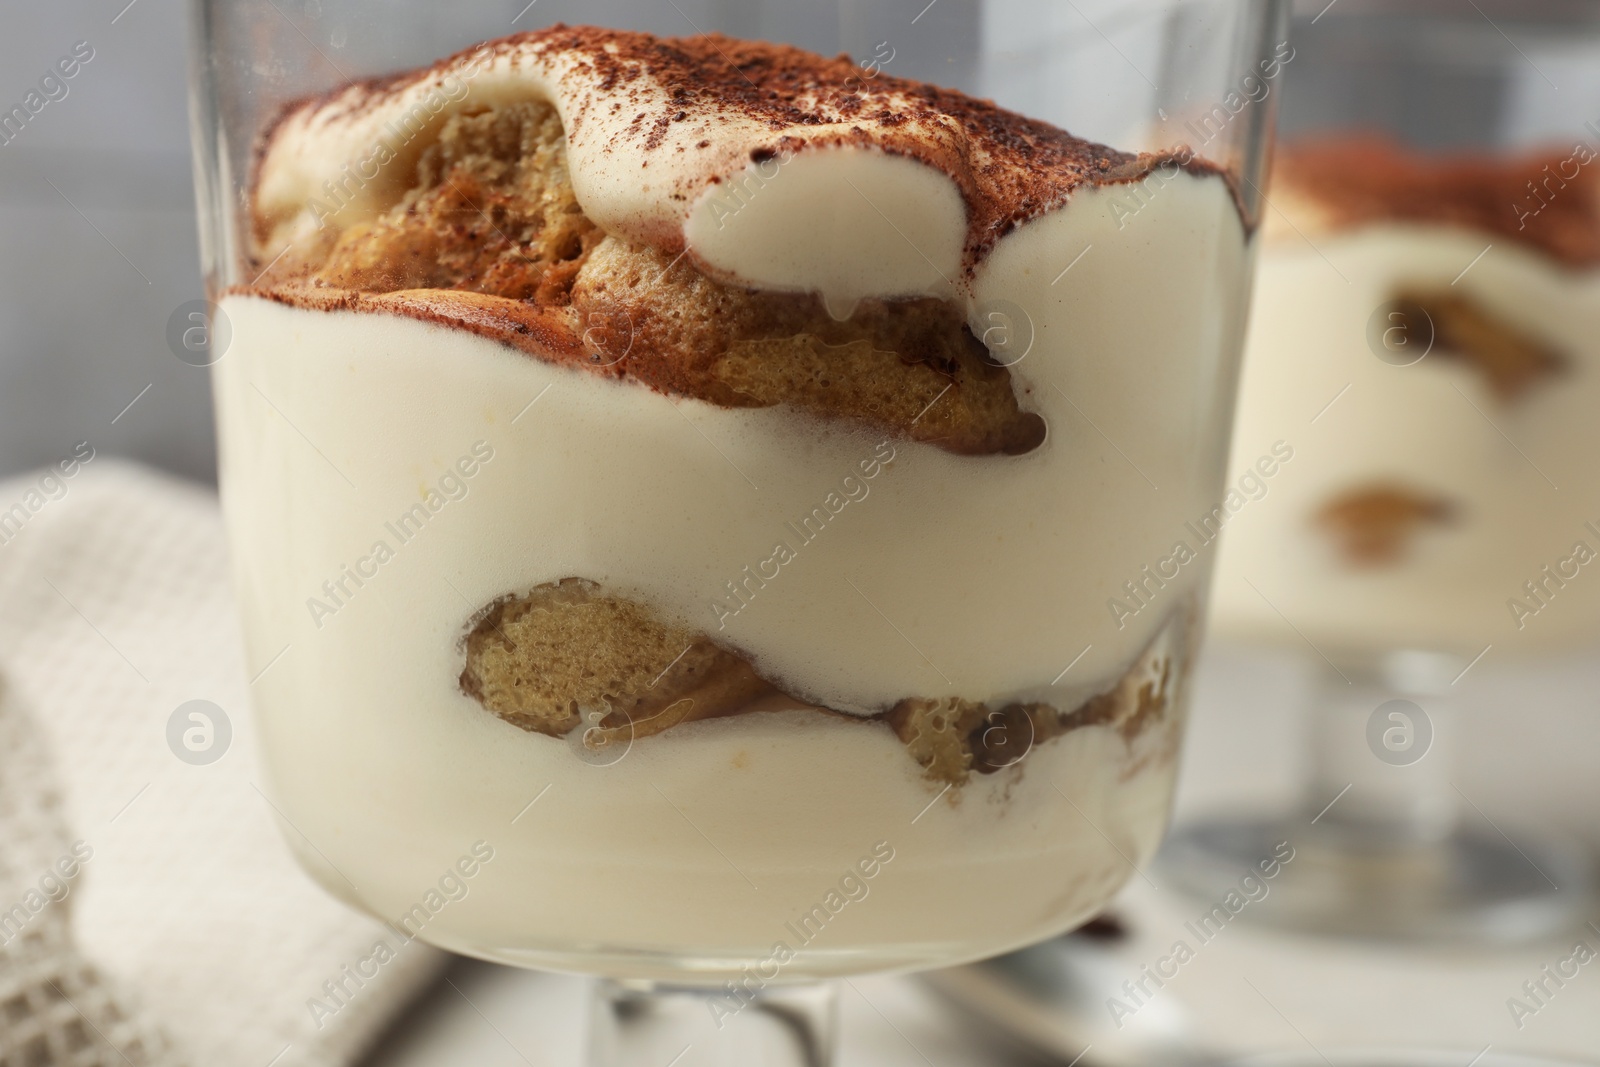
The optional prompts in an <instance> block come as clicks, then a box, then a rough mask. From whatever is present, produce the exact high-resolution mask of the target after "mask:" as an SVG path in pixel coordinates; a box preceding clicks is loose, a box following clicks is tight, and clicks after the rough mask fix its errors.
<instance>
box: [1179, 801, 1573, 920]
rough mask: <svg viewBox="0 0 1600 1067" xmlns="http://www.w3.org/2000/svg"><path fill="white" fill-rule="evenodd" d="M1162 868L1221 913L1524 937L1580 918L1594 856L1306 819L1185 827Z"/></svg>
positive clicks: (1529, 842) (1518, 842) (1524, 842)
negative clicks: (1268, 873)
mask: <svg viewBox="0 0 1600 1067" xmlns="http://www.w3.org/2000/svg"><path fill="white" fill-rule="evenodd" d="M1285 845H1287V849H1292V850H1293V852H1292V858H1291V859H1289V860H1288V861H1287V862H1282V863H1281V866H1280V867H1279V869H1278V870H1277V871H1276V873H1275V874H1274V875H1273V876H1272V877H1270V878H1268V877H1263V871H1264V868H1263V867H1262V866H1261V864H1262V863H1263V862H1264V861H1272V860H1275V859H1276V860H1281V859H1282V858H1283V856H1284V855H1285V853H1286V852H1287V849H1286V848H1285ZM1270 867H1271V863H1270V862H1269V863H1268V867H1267V868H1265V869H1270ZM1155 871H1156V872H1158V874H1159V877H1160V878H1161V879H1162V880H1163V881H1165V882H1166V884H1167V885H1168V886H1169V887H1171V888H1173V889H1176V890H1178V891H1179V892H1182V893H1185V894H1187V895H1188V896H1190V897H1194V898H1197V899H1199V900H1201V901H1204V902H1206V903H1208V904H1212V905H1216V906H1218V907H1222V908H1223V910H1224V911H1225V912H1226V913H1227V914H1226V915H1225V916H1223V915H1221V914H1219V916H1218V920H1219V922H1220V923H1227V922H1229V921H1232V920H1234V919H1241V920H1244V921H1247V922H1250V923H1260V924H1263V925H1271V926H1276V927H1280V928H1287V929H1291V930H1296V931H1301V932H1305V933H1315V934H1326V935H1334V936H1343V937H1360V938H1369V939H1381V940H1403V941H1413V942H1434V943H1440V942H1449V943H1453V944H1461V943H1463V942H1464V943H1468V944H1493V945H1508V944H1518V943H1525V942H1528V941H1534V940H1538V939H1541V938H1544V937H1548V936H1550V935H1552V934H1556V933H1560V932H1563V931H1565V930H1568V929H1572V928H1575V927H1579V926H1581V925H1582V924H1583V917H1584V915H1585V913H1586V911H1587V908H1588V906H1589V904H1591V903H1592V902H1593V899H1594V897H1593V892H1594V869H1593V865H1592V861H1591V858H1590V857H1589V856H1588V854H1587V853H1586V852H1584V851H1583V850H1582V849H1579V848H1576V847H1573V846H1569V845H1567V844H1565V843H1563V842H1560V841H1557V840H1554V839H1547V838H1541V837H1534V836H1519V837H1517V838H1515V839H1511V838H1507V837H1504V836H1501V835H1499V834H1495V833H1486V832H1478V831H1474V830H1470V829H1467V828H1457V829H1456V830H1454V831H1453V832H1451V833H1450V834H1448V835H1447V836H1445V837H1443V838H1441V839H1439V840H1436V841H1426V842H1419V841H1406V842H1396V841H1391V840H1384V839H1383V838H1382V837H1381V836H1379V835H1378V834H1377V833H1367V832H1363V831H1362V830H1361V829H1360V828H1356V827H1350V826H1337V827H1327V828H1324V827H1319V826H1314V825H1312V826H1308V825H1307V819H1306V818H1305V817H1300V818H1293V819H1290V818H1284V819H1262V820H1245V819H1236V820H1212V821H1207V822H1201V823H1194V824H1190V825H1188V826H1185V827H1181V828H1179V829H1178V830H1176V831H1175V832H1174V833H1173V834H1172V835H1171V837H1170V838H1169V839H1168V840H1167V842H1166V844H1165V845H1164V846H1163V847H1162V849H1161V852H1160V853H1159V854H1158V855H1157V857H1156V861H1155ZM1251 874H1253V875H1255V878H1254V879H1253V880H1251V881H1249V882H1246V881H1244V879H1245V878H1246V876H1247V875H1251ZM1230 894H1232V898H1231V899H1230ZM1230 905H1231V906H1230ZM1235 908H1237V911H1235V910H1234V909H1235Z"/></svg>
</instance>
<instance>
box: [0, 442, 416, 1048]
mask: <svg viewBox="0 0 1600 1067" xmlns="http://www.w3.org/2000/svg"><path fill="white" fill-rule="evenodd" d="M41 477H42V476H33V477H24V478H20V479H12V480H9V481H5V482H0V675H3V677H4V689H3V692H0V909H10V908H12V907H13V906H14V905H17V904H19V903H20V904H21V905H22V907H23V914H25V915H26V916H27V920H28V921H27V922H26V923H24V924H22V925H23V926H25V927H26V930H24V931H23V934H25V935H26V936H15V937H11V936H9V934H8V932H7V929H6V927H5V925H4V918H3V916H0V938H6V939H7V940H6V944H5V946H4V947H3V948H0V1067H22V1065H24V1064H26V1065H28V1067H35V1065H37V1067H59V1065H68V1064H70V1065H74V1067H99V1065H101V1064H107V1065H111V1064H119V1065H134V1067H144V1065H145V1064H151V1065H158V1064H159V1065H162V1067H166V1065H168V1064H179V1063H188V1064H193V1065H197V1067H198V1065H200V1064H207V1065H210V1064H227V1065H230V1067H268V1065H269V1064H270V1065H271V1067H335V1065H342V1064H348V1063H351V1062H353V1061H354V1060H355V1059H356V1058H357V1057H358V1056H359V1055H360V1054H361V1052H362V1051H363V1050H364V1049H365V1048H366V1047H367V1046H368V1045H369V1044H370V1043H371V1042H372V1040H373V1039H374V1038H375V1037H376V1036H377V1034H378V1033H379V1032H380V1031H381V1029H382V1028H383V1026H384V1025H385V1024H386V1023H387V1022H388V1021H389V1020H390V1019H391V1018H392V1017H393V1015H394V1014H395V1012H396V1011H398V1010H399V1009H400V1008H401V1007H403V1006H404V1004H405V1003H406V1002H407V1001H408V1000H409V999H410V998H411V997H412V996H413V995H414V994H415V993H416V992H417V991H418V990H419V989H420V988H421V987H422V986H423V985H424V984H426V983H427V981H428V980H429V979H430V978H431V977H432V976H433V975H435V974H436V973H437V971H438V969H439V967H440V966H441V964H442V962H443V960H444V957H443V956H442V954H440V953H437V952H435V951H434V950H432V949H429V948H427V947H425V946H423V945H421V944H412V945H408V946H407V947H405V948H404V949H403V950H402V952H401V953H400V955H399V956H398V958H396V959H395V960H394V961H393V963H391V964H389V965H386V966H385V967H384V968H383V969H382V971H381V972H380V973H379V974H378V975H377V977H375V978H373V979H372V980H370V981H368V982H367V983H366V984H365V985H364V986H362V987H361V988H360V989H358V990H355V991H354V993H353V994H352V995H349V996H348V997H346V998H345V999H346V1003H345V1004H344V1005H343V1006H342V1007H341V1008H340V1010H339V1011H338V1012H337V1013H336V1014H334V1015H332V1016H331V1017H330V1016H328V1014H327V1013H326V1012H325V1011H324V1012H321V1013H314V1012H312V1011H311V1009H310V1005H309V1001H310V1000H311V999H312V998H313V997H325V994H324V988H323V986H324V983H325V982H327V981H328V980H330V979H337V978H339V976H340V974H341V969H342V968H343V967H344V966H345V965H346V964H349V963H352V962H353V961H355V960H358V959H360V958H361V957H363V956H366V955H367V954H369V953H370V952H371V949H372V946H373V943H374V942H375V941H377V940H378V938H379V937H380V936H381V935H382V933H383V927H382V926H380V925H379V924H377V923H375V922H373V921H372V920H370V919H367V918H365V917H363V916H360V915H357V914H355V913H354V912H352V911H350V910H349V909H347V908H345V907H344V906H343V905H340V904H338V903H336V902H335V901H333V900H332V899H330V898H328V897H327V896H326V895H324V894H323V893H322V892H321V891H320V890H319V889H317V888H316V887H315V886H314V885H313V884H312V883H311V882H310V881H309V880H308V879H307V878H306V877H305V876H304V875H303V874H301V873H300V871H299V869H298V868H297V867H296V866H295V864H294V861H293V860H292V859H291V858H290V856H289V854H288V851H287V850H286V848H285V846H284V845H283V843H282V841H281V839H280V834H279V829H278V826H277V825H276V821H275V820H276V816H275V815H274V813H273V809H272V808H271V807H270V805H269V804H268V802H267V800H266V798H265V797H264V796H263V795H262V793H261V792H259V791H258V789H257V783H258V782H259V776H258V773H257V769H256V764H255V752H254V747H255V746H254V736H253V729H252V720H251V715H250V709H249V704H248V692H249V683H250V678H251V677H252V676H253V675H254V674H256V673H257V672H259V671H261V670H262V669H263V667H266V666H267V665H266V664H249V665H247V664H245V663H243V662H242V661H241V657H242V649H241V642H240V640H239V637H238V627H237V624H236V621H235V618H234V604H233V598H232V595H231V591H230V589H229V581H228V572H227V556H226V547H225V544H224V539H223V534H222V528H221V521H220V515H219V513H218V509H217V503H216V498H215V497H214V496H213V495H212V494H210V493H209V492H206V491H204V490H202V489H199V488H196V487H194V486H191V485H189V484H187V483H183V482H179V481H176V480H173V479H170V478H167V477H164V476H162V475H159V474H156V473H154V472H152V471H149V470H146V469H143V468H139V467H135V466H131V465H128V464H124V463H118V462H116V461H114V460H110V459H107V458H98V459H95V460H93V461H91V462H90V463H89V464H87V465H85V466H82V467H81V468H78V469H77V470H76V471H75V473H74V475H73V476H72V477H71V478H61V477H53V478H50V479H49V480H47V481H43V482H41ZM15 505H20V506H21V509H22V510H21V511H20V512H18V511H17V510H15V507H14V506H15ZM8 516H9V519H8V518H7V517H8ZM191 700H207V701H211V702H213V703H214V704H216V705H217V706H219V707H220V708H222V709H223V711H224V712H225V714H226V715H227V717H228V719H229V722H230V724H231V726H232V733H233V737H232V740H231V742H230V744H229V747H228V749H227V751H226V753H225V754H224V755H223V756H222V757H221V758H220V759H218V760H217V761H216V762H213V763H210V764H208V765H204V766H195V765H191V764H190V763H186V762H184V761H183V760H180V759H179V758H178V757H177V756H176V755H174V752H173V750H172V749H171V748H170V747H169V743H168V740H167V732H168V720H169V718H170V717H171V716H172V714H173V712H174V711H175V710H176V709H177V708H178V707H179V705H181V704H184V703H185V702H188V701H191ZM289 832H292V831H289ZM80 857H84V858H81V859H80ZM58 864H59V865H60V866H58ZM74 864H75V868H74ZM69 868H71V869H73V873H72V875H71V877H65V876H64V875H63V874H62V873H61V872H62V871H63V870H66V869H69ZM47 878H48V879H49V881H45V880H46V879H47ZM58 883H59V885H58ZM41 887H42V888H41ZM63 889H64V894H65V895H64V896H62V893H63ZM30 892H33V893H34V895H33V896H29V894H30ZM52 896H60V897H61V899H60V900H51V899H50V898H51V897H52ZM30 904H40V905H41V906H40V907H39V908H38V909H37V912H36V913H35V911H34V910H33V909H31V908H30ZM12 914H13V927H16V926H17V918H16V913H12ZM325 1002H326V1001H325ZM319 1015H320V1016H321V1017H320V1018H319V1017H318V1016H319ZM79 1021H81V1022H82V1023H83V1024H84V1025H81V1026H80V1025H78V1023H79ZM41 1035H42V1036H41ZM108 1043H109V1044H110V1045H113V1046H115V1048H116V1053H115V1054H112V1053H111V1051H110V1050H109V1049H107V1044H108Z"/></svg>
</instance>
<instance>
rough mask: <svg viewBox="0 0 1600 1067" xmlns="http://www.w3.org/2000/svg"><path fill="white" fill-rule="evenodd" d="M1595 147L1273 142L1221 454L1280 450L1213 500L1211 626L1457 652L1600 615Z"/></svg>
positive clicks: (1597, 627) (1537, 645) (1577, 634)
mask: <svg viewBox="0 0 1600 1067" xmlns="http://www.w3.org/2000/svg"><path fill="white" fill-rule="evenodd" d="M1595 160H1596V155H1595V152H1594V150H1593V149H1591V148H1590V147H1588V146H1587V145H1586V144H1583V143H1580V144H1578V145H1576V146H1574V147H1572V148H1568V149H1564V150H1561V151H1556V152H1550V153H1536V154H1531V155H1524V156H1512V157H1504V158H1494V157H1489V156H1468V155H1459V154H1458V155H1444V156H1426V155H1419V154H1416V153H1414V152H1412V151H1410V150H1407V149H1403V148H1401V147H1399V146H1398V145H1396V144H1394V143H1393V142H1390V141H1388V140H1384V139H1380V138H1377V137H1371V136H1341V137H1337V138H1324V139H1319V140H1312V141H1307V142H1304V143H1301V144H1299V145H1292V146H1289V147H1286V148H1285V149H1283V150H1281V151H1280V159H1279V164H1278V167H1277V171H1276V174H1275V176H1274V193H1273V197H1272V199H1273V203H1274V205H1275V206H1276V208H1277V209H1278V211H1277V212H1275V213H1274V214H1275V216H1276V221H1273V220H1272V219H1271V218H1269V220H1268V221H1267V223H1266V225H1265V226H1264V231H1265V241H1264V244H1263V248H1262V262H1261V271H1260V275H1259V279H1258V282H1257V289H1256V296H1255V304H1254V312H1253V321H1252V323H1251V332H1250V335H1249V343H1248V349H1247V353H1246V356H1245V370H1244V376H1243V383H1242V389H1241V394H1240V411H1239V421H1238V423H1237V430H1236V435H1235V438H1234V455H1235V457H1249V456H1254V455H1258V454H1260V453H1262V452H1263V451H1264V450H1266V449H1269V448H1270V447H1271V446H1272V444H1273V443H1274V442H1288V443H1289V446H1290V447H1292V449H1293V451H1294V458H1293V461H1292V463H1290V464H1287V465H1286V469H1285V470H1284V472H1283V473H1282V474H1281V475H1280V476H1279V477H1277V478H1276V479H1274V480H1273V481H1272V482H1271V483H1270V493H1269V495H1268V497H1267V498H1266V499H1263V500H1261V501H1260V502H1259V503H1255V502H1252V503H1249V504H1248V506H1246V507H1242V508H1241V509H1239V511H1238V513H1237V514H1236V515H1231V516H1228V517H1227V520H1226V521H1227V529H1226V534H1225V536H1224V537H1223V541H1222V545H1223V547H1222V553H1221V559H1222V563H1221V567H1222V571H1221V573H1220V576H1219V580H1218V588H1217V591H1216V595H1215V600H1214V607H1215V611H1216V617H1217V619H1218V621H1219V622H1220V623H1221V624H1222V625H1223V626H1225V627H1226V628H1228V629H1230V630H1239V631H1244V632H1248V633H1252V634H1277V635H1281V636H1283V637H1285V638H1286V639H1288V640H1293V641H1299V640H1300V637H1299V636H1297V635H1296V633H1295V630H1296V629H1298V630H1299V631H1300V632H1301V633H1302V634H1303V635H1304V636H1306V637H1308V638H1310V639H1311V640H1312V641H1313V643H1315V644H1317V645H1319V646H1323V647H1325V648H1328V647H1332V648H1344V649H1361V648H1370V647H1411V648H1424V649H1432V650H1438V651H1450V652H1457V653H1460V654H1464V655H1466V656H1468V657H1471V656H1474V655H1477V654H1478V653H1479V652H1480V651H1482V650H1483V649H1484V648H1485V646H1487V645H1491V644H1492V645H1494V647H1495V648H1496V649H1497V650H1500V652H1517V651H1524V652H1528V651H1533V650H1535V649H1541V648H1545V647H1548V646H1551V645H1554V644H1559V643H1561V642H1564V641H1569V640H1576V639H1584V638H1589V639H1592V636H1593V635H1594V634H1595V633H1596V632H1597V631H1600V582H1596V581H1590V580H1589V579H1588V578H1586V577H1584V576H1583V574H1582V572H1583V571H1584V570H1585V569H1586V568H1587V564H1588V563H1589V562H1590V561H1591V560H1593V559H1595V558H1596V557H1597V555H1600V468H1597V467H1596V465H1595V463H1594V462H1593V458H1592V457H1593V453H1594V447H1593V443H1594V441H1595V426H1596V421H1595V411H1596V410H1600V177H1597V176H1596V174H1597V171H1596V166H1595ZM1252 586H1253V588H1252ZM1497 654H1499V653H1497Z"/></svg>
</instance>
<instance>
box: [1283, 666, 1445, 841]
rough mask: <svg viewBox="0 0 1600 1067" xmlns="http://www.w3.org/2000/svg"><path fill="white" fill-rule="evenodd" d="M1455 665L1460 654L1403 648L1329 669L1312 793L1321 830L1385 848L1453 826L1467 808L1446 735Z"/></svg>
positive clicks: (1318, 706) (1319, 708) (1322, 688)
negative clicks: (1454, 782) (1454, 785)
mask: <svg viewBox="0 0 1600 1067" xmlns="http://www.w3.org/2000/svg"><path fill="white" fill-rule="evenodd" d="M1453 669H1459V668H1458V666H1457V663H1456V660H1455V658H1454V657H1448V656H1441V655H1436V654H1432V653H1397V654H1392V655H1390V656H1387V657H1385V658H1384V659H1383V660H1382V661H1379V662H1376V663H1366V664H1361V663H1343V664H1340V665H1338V666H1334V665H1333V664H1331V663H1330V664H1329V665H1328V669H1327V670H1324V671H1323V672H1322V676H1321V680H1320V683H1319V684H1318V686H1317V689H1316V693H1315V696H1314V700H1313V705H1312V713H1311V724H1310V742H1311V753H1312V764H1311V767H1312V773H1311V775H1310V781H1311V789H1312V792H1311V795H1310V797H1308V798H1307V804H1308V805H1309V806H1310V808H1311V809H1312V814H1313V815H1314V816H1316V818H1317V825H1318V827H1319V829H1322V830H1326V831H1329V832H1344V833H1346V834H1348V835H1349V836H1350V837H1352V838H1354V839H1358V840H1360V841H1361V842H1363V843H1367V844H1372V845H1376V846H1383V845H1396V846H1406V845H1418V844H1424V843H1427V842H1434V841H1439V840H1442V839H1443V838H1445V837H1447V836H1448V835H1449V834H1450V832H1451V831H1452V830H1453V829H1454V828H1455V825H1456V818H1457V811H1456V804H1455V796H1454V792H1453V790H1452V789H1451V786H1450V768H1449V759H1448V758H1447V757H1448V753H1447V751H1445V749H1446V746H1445V745H1444V743H1443V742H1444V736H1443V735H1446V734H1448V732H1449V731H1448V729H1447V727H1448V725H1449V722H1450V720H1451V719H1452V718H1453V716H1452V715H1451V711H1452V708H1451V701H1450V699H1449V696H1448V694H1449V692H1450V679H1451V676H1452V672H1453ZM1325 805H1326V807H1324V806H1325Z"/></svg>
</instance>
